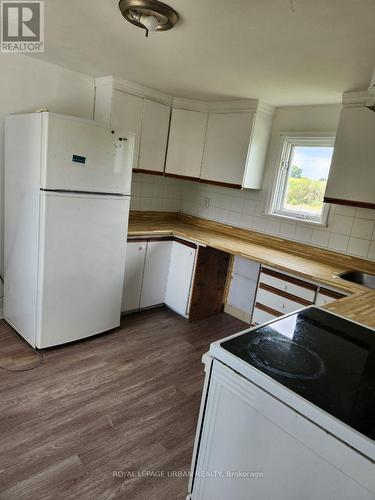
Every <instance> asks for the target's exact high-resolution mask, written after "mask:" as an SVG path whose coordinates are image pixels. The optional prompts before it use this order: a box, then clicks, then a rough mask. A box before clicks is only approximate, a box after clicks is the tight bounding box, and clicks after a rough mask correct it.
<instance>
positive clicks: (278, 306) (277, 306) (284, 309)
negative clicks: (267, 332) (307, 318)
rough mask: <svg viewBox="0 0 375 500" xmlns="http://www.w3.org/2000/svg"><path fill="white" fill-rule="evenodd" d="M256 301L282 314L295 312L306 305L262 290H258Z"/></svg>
mask: <svg viewBox="0 0 375 500" xmlns="http://www.w3.org/2000/svg"><path fill="white" fill-rule="evenodd" d="M256 301H257V302H259V303H260V304H263V305H265V306H267V307H270V308H271V309H274V310H275V311H278V312H280V313H282V314H287V313H290V312H293V311H297V310H298V309H301V308H302V307H305V306H306V304H301V303H300V302H296V301H293V300H290V299H287V298H286V297H282V296H281V295H277V294H276V293H272V292H270V291H268V290H264V289H263V288H258V294H257V299H256Z"/></svg>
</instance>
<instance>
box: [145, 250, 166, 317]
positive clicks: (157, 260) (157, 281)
mask: <svg viewBox="0 0 375 500" xmlns="http://www.w3.org/2000/svg"><path fill="white" fill-rule="evenodd" d="M172 245H173V241H165V240H162V241H151V240H150V241H149V242H148V243H147V252H146V259H145V266H144V272H143V282H142V293H141V302H140V307H141V308H142V307H151V306H155V305H158V304H164V302H165V293H166V289H167V282H168V272H169V263H170V260H171V248H172Z"/></svg>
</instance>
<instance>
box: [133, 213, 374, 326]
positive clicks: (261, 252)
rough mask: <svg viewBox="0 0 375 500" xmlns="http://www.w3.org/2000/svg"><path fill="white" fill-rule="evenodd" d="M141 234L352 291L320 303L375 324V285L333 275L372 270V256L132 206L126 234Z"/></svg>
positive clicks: (355, 319) (359, 319)
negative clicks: (174, 238)
mask: <svg viewBox="0 0 375 500" xmlns="http://www.w3.org/2000/svg"><path fill="white" fill-rule="evenodd" d="M146 235H147V236H168V235H173V236H177V237H180V238H184V239H188V240H191V241H194V242H197V243H199V244H201V245H206V246H210V247H213V248H217V249H219V250H223V251H225V252H228V253H230V254H232V255H240V256H242V257H246V258H249V259H252V260H255V261H257V262H259V263H261V264H266V265H269V266H272V267H274V268H276V269H280V270H281V271H286V272H290V273H292V274H295V275H298V276H300V277H302V278H305V279H306V280H309V281H314V282H317V283H319V284H322V285H326V286H328V287H332V288H335V289H337V290H343V291H344V292H347V293H350V294H351V296H349V297H345V298H343V299H339V300H336V301H335V302H333V303H331V304H329V305H327V306H325V308H326V309H328V310H331V311H332V312H334V313H336V314H339V315H342V316H345V317H347V318H349V319H352V320H354V321H357V322H359V323H362V324H365V325H367V326H369V327H371V328H375V291H372V290H369V289H368V288H365V287H363V286H361V285H357V284H355V283H350V282H348V281H345V280H343V279H341V278H340V277H339V276H338V274H339V273H342V272H344V271H348V270H350V269H357V270H361V271H365V272H368V273H371V274H375V262H370V261H367V260H364V259H359V258H357V257H351V256H348V255H342V254H339V253H337V252H331V251H328V250H323V249H320V248H316V247H312V246H310V245H304V244H300V243H295V242H290V241H287V240H283V239H281V238H276V237H272V236H267V235H262V234H260V233H256V232H254V231H247V230H245V229H240V228H236V227H233V226H228V225H225V224H220V223H216V222H212V221H208V220H205V219H200V218H197V217H193V216H188V215H184V214H173V213H158V212H131V214H130V220H129V231H128V236H129V237H136V236H146Z"/></svg>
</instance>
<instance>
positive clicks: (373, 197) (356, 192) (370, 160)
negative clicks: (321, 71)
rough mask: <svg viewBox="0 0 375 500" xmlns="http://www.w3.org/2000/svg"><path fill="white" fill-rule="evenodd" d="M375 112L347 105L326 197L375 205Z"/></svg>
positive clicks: (337, 136)
mask: <svg viewBox="0 0 375 500" xmlns="http://www.w3.org/2000/svg"><path fill="white" fill-rule="evenodd" d="M374 158H375V113H374V112H373V111H371V110H369V109H367V108H365V107H357V108H350V107H348V108H343V110H342V112H341V117H340V121H339V126H338V129H337V135H336V142H335V149H334V153H333V158H332V165H331V170H330V173H329V177H328V182H327V188H326V192H325V198H324V199H325V200H326V201H328V202H332V203H335V202H344V203H346V204H348V205H354V206H365V207H369V208H375V160H374Z"/></svg>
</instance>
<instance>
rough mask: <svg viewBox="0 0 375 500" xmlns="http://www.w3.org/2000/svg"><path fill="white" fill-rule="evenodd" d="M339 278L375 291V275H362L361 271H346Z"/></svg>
mask: <svg viewBox="0 0 375 500" xmlns="http://www.w3.org/2000/svg"><path fill="white" fill-rule="evenodd" d="M339 276H340V278H342V279H343V280H346V281H351V282H352V283H358V284H359V285H363V286H367V287H368V288H373V289H374V290H375V275H374V274H367V273H362V272H361V271H346V272H345V273H341V274H339Z"/></svg>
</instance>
